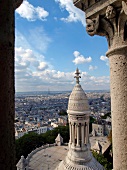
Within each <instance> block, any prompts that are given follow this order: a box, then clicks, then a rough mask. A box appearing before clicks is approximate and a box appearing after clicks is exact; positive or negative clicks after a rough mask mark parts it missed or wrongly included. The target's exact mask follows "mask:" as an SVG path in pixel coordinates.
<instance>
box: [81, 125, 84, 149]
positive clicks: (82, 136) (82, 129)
mask: <svg viewBox="0 0 127 170" xmlns="http://www.w3.org/2000/svg"><path fill="white" fill-rule="evenodd" d="M81 131H82V132H81V134H82V135H81V139H82V147H83V146H84V139H85V137H84V125H82V126H81Z"/></svg>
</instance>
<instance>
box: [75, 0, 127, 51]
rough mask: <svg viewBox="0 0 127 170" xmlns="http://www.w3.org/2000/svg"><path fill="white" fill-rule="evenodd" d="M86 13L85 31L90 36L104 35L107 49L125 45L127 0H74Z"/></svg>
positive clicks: (126, 40) (126, 36)
mask: <svg viewBox="0 0 127 170" xmlns="http://www.w3.org/2000/svg"><path fill="white" fill-rule="evenodd" d="M74 4H75V5H76V6H77V7H78V8H80V9H81V10H83V11H84V12H85V13H86V31H87V33H88V34H89V35H90V36H94V35H100V36H105V37H106V38H107V40H108V45H109V50H110V49H115V48H118V47H119V46H126V45H127V0H124V1H122V2H121V0H111V1H106V0H92V1H91V2H89V1H88V0H86V1H84V0H74Z"/></svg>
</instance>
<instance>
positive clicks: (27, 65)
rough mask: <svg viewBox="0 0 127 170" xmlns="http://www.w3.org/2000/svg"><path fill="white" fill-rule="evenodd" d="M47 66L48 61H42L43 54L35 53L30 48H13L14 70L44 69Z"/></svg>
mask: <svg viewBox="0 0 127 170" xmlns="http://www.w3.org/2000/svg"><path fill="white" fill-rule="evenodd" d="M48 67H49V64H48V62H46V61H44V56H42V55H35V54H34V53H33V51H32V50H30V49H23V48H22V47H19V48H15V68H16V71H21V70H24V71H25V70H26V72H27V71H31V72H32V71H33V70H40V71H41V70H44V69H47V68H48Z"/></svg>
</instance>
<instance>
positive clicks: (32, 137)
mask: <svg viewBox="0 0 127 170" xmlns="http://www.w3.org/2000/svg"><path fill="white" fill-rule="evenodd" d="M43 144H44V139H43V136H41V135H38V134H36V133H29V134H25V135H24V136H22V137H21V138H19V139H17V140H16V142H15V145H16V162H17V161H18V160H19V159H20V158H21V156H22V155H23V156H24V157H27V155H28V154H29V153H30V152H31V151H32V150H34V149H35V148H37V147H39V146H42V145H43Z"/></svg>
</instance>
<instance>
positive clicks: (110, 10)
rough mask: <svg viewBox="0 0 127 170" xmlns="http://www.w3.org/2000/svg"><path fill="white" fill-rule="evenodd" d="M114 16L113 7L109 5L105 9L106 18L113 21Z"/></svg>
mask: <svg viewBox="0 0 127 170" xmlns="http://www.w3.org/2000/svg"><path fill="white" fill-rule="evenodd" d="M115 16H116V10H115V8H114V7H113V6H111V5H109V6H108V7H107V9H106V18H107V19H113V18H115Z"/></svg>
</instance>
